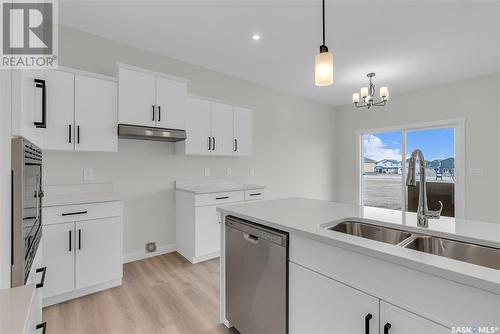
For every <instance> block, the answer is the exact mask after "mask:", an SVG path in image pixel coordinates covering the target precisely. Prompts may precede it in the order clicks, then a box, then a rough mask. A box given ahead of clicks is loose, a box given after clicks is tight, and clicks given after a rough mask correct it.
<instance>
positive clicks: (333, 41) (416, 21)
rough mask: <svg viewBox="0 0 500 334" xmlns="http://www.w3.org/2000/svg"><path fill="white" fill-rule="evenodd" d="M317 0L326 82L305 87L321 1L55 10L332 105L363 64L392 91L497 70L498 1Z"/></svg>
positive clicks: (77, 4)
mask: <svg viewBox="0 0 500 334" xmlns="http://www.w3.org/2000/svg"><path fill="white" fill-rule="evenodd" d="M326 7H327V14H326V15H327V42H326V44H327V46H328V47H329V49H330V51H332V52H333V53H334V56H335V74H334V75H335V76H334V78H335V83H334V84H333V85H332V86H330V87H323V88H319V87H315V86H314V56H315V55H316V53H317V52H318V50H319V45H320V44H321V1H320V0H307V1H291V0H289V1H286V0H274V1H237V0H233V1H227V0H226V1H210V0H204V1H74V0H60V1H59V13H60V14H59V16H60V22H61V23H62V24H63V25H67V26H70V27H73V28H75V29H79V30H83V31H87V32H90V33H93V34H96V35H100V36H103V37H107V38H110V39H113V40H117V41H120V42H123V43H127V44H130V45H133V46H136V47H138V48H142V49H146V50H149V51H153V52H156V53H159V54H163V55H166V56H169V57H173V58H176V59H180V60H183V61H186V62H189V63H192V64H196V65H200V66H203V67H206V68H209V69H212V70H215V71H218V72H222V73H226V74H229V75H232V76H235V77H239V78H243V79H246V80H249V81H253V82H256V83H259V84H263V85H266V86H269V87H272V88H275V89H278V90H281V91H285V92H288V93H291V94H296V95H300V96H304V97H307V98H311V99H314V100H318V101H322V102H325V103H329V104H332V105H342V104H347V103H350V101H351V95H352V93H353V92H354V91H356V90H358V89H359V88H360V87H361V86H366V83H367V80H366V77H365V74H366V73H368V72H376V73H377V76H376V77H375V84H378V86H381V85H384V86H385V85H387V86H389V89H390V91H391V94H394V93H397V92H402V91H407V90H413V89H417V88H421V87H426V86H433V85H436V84H441V83H446V82H451V81H455V80H460V79H465V78H469V77H474V76H478V75H482V74H487V73H493V72H500V2H499V1H484V2H483V1H475V0H474V1H463V0H458V1H422V0H418V1H376V0H372V1H355V0H351V1H327V4H326ZM254 33H259V34H260V35H261V40H260V41H258V42H255V41H253V40H252V38H251V36H252V35H253V34H254ZM448 98H451V97H448Z"/></svg>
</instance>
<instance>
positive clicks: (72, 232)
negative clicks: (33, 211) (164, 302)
mask: <svg viewBox="0 0 500 334" xmlns="http://www.w3.org/2000/svg"><path fill="white" fill-rule="evenodd" d="M44 213H45V215H44V216H45V217H47V218H48V219H47V220H48V221H47V222H44V225H43V231H42V232H43V239H44V243H43V245H44V246H43V253H44V257H43V263H44V266H45V267H47V277H46V279H45V287H44V292H43V305H44V306H48V305H52V304H56V303H59V302H62V301H65V300H68V299H72V298H76V297H80V296H83V295H86V294H89V293H93V292H96V291H100V290H103V289H106V288H109V287H112V286H117V285H120V284H121V278H122V274H123V273H122V263H123V259H122V226H121V225H122V222H121V202H109V203H93V204H88V205H85V204H80V205H68V206H61V207H48V208H44ZM97 213H99V215H100V216H101V217H95V216H96V214H97ZM69 219H71V221H68V220H69Z"/></svg>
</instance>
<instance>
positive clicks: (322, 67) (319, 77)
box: [314, 0, 333, 87]
mask: <svg viewBox="0 0 500 334" xmlns="http://www.w3.org/2000/svg"><path fill="white" fill-rule="evenodd" d="M315 65H316V66H315V71H314V82H315V84H316V86H319V87H324V86H330V85H331V84H333V54H332V53H331V52H328V47H327V46H326V45H325V0H323V44H322V45H321V46H320V47H319V54H318V55H316V64H315Z"/></svg>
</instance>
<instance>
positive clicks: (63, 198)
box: [42, 192, 122, 207]
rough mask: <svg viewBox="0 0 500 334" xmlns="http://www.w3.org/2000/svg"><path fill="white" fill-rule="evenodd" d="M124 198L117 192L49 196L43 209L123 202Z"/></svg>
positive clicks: (44, 201) (45, 199) (44, 202)
mask: <svg viewBox="0 0 500 334" xmlns="http://www.w3.org/2000/svg"><path fill="white" fill-rule="evenodd" d="M121 200H122V197H121V196H120V195H119V194H117V193H115V192H91V193H74V194H57V195H50V196H49V195H47V196H45V197H44V198H43V201H42V204H43V207H49V206H61V205H75V204H88V203H100V202H115V201H121Z"/></svg>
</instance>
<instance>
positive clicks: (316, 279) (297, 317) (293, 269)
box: [289, 263, 379, 334]
mask: <svg viewBox="0 0 500 334" xmlns="http://www.w3.org/2000/svg"><path fill="white" fill-rule="evenodd" d="M289 279H290V282H289V283H290V285H289V289H290V291H289V323H290V333H292V334H298V333H370V334H377V333H379V317H378V311H379V300H378V299H377V298H375V297H372V296H370V295H368V294H366V293H363V292H361V291H358V290H356V289H353V288H351V287H349V286H346V285H344V284H341V283H339V282H337V281H335V280H332V279H331V278H328V277H326V276H323V275H320V274H318V273H316V272H314V271H312V270H309V269H306V268H303V267H301V266H299V265H296V264H294V263H291V264H290V267H289Z"/></svg>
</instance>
